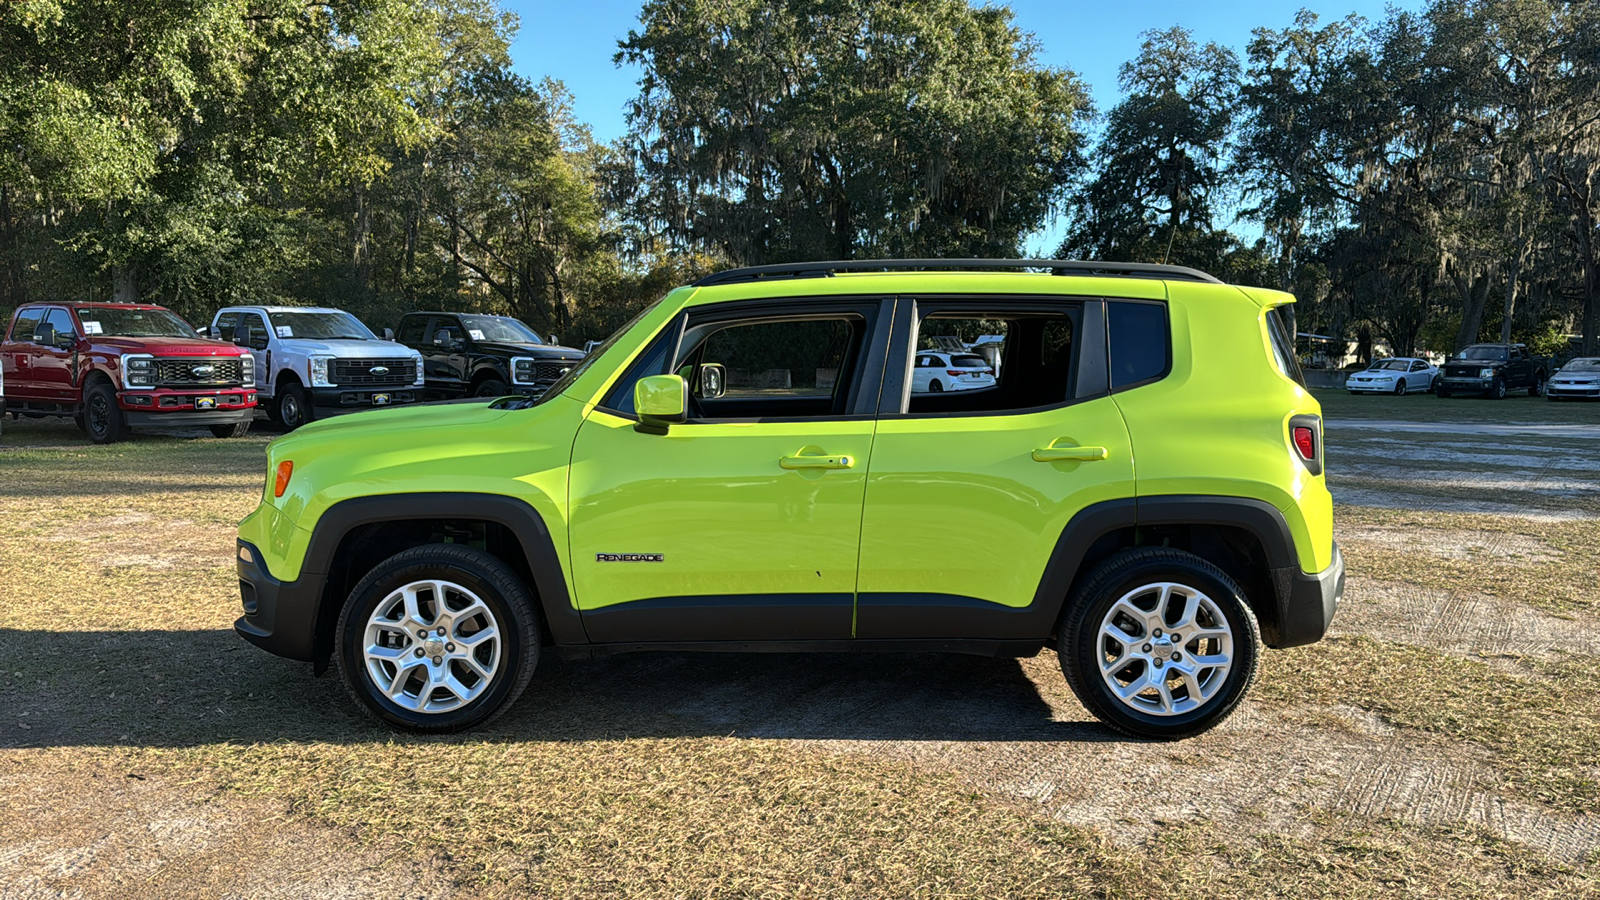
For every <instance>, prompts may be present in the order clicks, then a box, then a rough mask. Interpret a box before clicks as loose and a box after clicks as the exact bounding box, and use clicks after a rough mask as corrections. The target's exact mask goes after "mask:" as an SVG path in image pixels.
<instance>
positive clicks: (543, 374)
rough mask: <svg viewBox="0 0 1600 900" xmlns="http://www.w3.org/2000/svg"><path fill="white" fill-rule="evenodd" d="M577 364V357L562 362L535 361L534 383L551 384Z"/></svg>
mask: <svg viewBox="0 0 1600 900" xmlns="http://www.w3.org/2000/svg"><path fill="white" fill-rule="evenodd" d="M577 364H578V360H575V359H568V360H562V361H561V362H538V363H534V364H533V383H534V384H550V383H552V382H554V381H555V380H556V379H558V378H560V377H561V376H563V375H565V374H567V370H568V369H570V368H572V367H573V366H575V365H577Z"/></svg>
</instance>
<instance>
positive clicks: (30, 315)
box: [11, 307, 44, 341]
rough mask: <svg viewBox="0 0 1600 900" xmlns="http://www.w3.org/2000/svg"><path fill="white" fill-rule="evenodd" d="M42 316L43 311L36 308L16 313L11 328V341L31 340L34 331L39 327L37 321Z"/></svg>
mask: <svg viewBox="0 0 1600 900" xmlns="http://www.w3.org/2000/svg"><path fill="white" fill-rule="evenodd" d="M43 315H44V311H43V310H41V309H39V308H38V307H33V308H30V309H24V310H23V311H22V312H20V313H17V318H16V321H15V323H13V324H12V326H11V339H12V340H13V341H31V340H33V332H34V329H36V328H38V327H39V319H40V318H41V317H42V316H43Z"/></svg>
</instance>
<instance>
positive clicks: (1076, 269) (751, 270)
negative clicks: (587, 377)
mask: <svg viewBox="0 0 1600 900" xmlns="http://www.w3.org/2000/svg"><path fill="white" fill-rule="evenodd" d="M913 269H946V270H954V271H978V270H988V269H1048V270H1049V271H1050V274H1052V275H1085V276H1091V277H1092V276H1109V277H1114V278H1158V279H1163V278H1172V279H1181V280H1183V281H1205V282H1210V283H1211V284H1222V281H1221V280H1220V279H1218V278H1217V277H1215V276H1213V275H1208V274H1206V273H1205V272H1202V271H1200V270H1199V269H1190V268H1187V267H1185V266H1163V265H1157V264H1155V263H1125V262H1093V261H1085V260H1079V259H849V260H833V261H819V262H795V263H778V264H776V265H770V266H747V267H745V268H742V269H727V270H725V271H722V272H714V273H712V274H710V275H707V276H706V277H704V278H702V279H700V280H699V281H696V282H695V283H694V285H693V286H694V287H709V286H711V285H714V284H734V283H736V282H740V281H757V280H765V279H772V278H831V277H833V275H834V273H836V272H874V271H879V272H899V271H906V270H913Z"/></svg>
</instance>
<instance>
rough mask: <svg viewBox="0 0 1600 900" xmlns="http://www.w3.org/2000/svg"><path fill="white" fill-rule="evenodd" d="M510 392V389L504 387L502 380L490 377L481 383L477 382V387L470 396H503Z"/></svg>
mask: <svg viewBox="0 0 1600 900" xmlns="http://www.w3.org/2000/svg"><path fill="white" fill-rule="evenodd" d="M510 393H511V389H510V388H508V387H506V383H505V382H504V381H501V380H500V379H498V378H490V379H489V380H487V381H485V382H483V383H482V384H479V385H478V387H477V388H476V389H475V390H473V392H472V396H474V397H504V396H506V395H507V394H510Z"/></svg>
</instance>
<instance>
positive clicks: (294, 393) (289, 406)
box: [272, 381, 317, 431]
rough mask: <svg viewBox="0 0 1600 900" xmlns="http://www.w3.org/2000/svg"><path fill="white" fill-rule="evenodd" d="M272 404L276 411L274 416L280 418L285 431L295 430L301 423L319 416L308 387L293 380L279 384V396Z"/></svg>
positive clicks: (303, 423)
mask: <svg viewBox="0 0 1600 900" xmlns="http://www.w3.org/2000/svg"><path fill="white" fill-rule="evenodd" d="M272 406H273V410H274V412H275V413H276V415H274V416H273V418H274V419H277V420H278V424H279V425H282V426H283V430H284V431H293V430H295V429H296V428H299V427H300V426H301V425H305V424H307V423H309V422H313V421H315V420H316V417H317V414H316V412H315V411H314V410H313V409H312V406H311V397H310V396H309V395H307V394H306V389H305V388H303V387H301V386H300V385H299V384H298V383H296V382H293V381H289V382H285V383H283V384H281V385H279V386H278V397H277V399H276V400H274V401H273V403H272Z"/></svg>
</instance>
